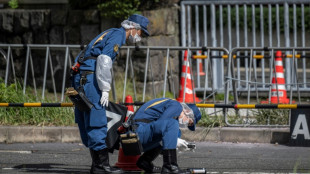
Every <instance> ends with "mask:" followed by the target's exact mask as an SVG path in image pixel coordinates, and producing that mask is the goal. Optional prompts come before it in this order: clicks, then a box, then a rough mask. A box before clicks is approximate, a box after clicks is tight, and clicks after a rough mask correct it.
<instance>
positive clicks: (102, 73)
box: [93, 31, 123, 92]
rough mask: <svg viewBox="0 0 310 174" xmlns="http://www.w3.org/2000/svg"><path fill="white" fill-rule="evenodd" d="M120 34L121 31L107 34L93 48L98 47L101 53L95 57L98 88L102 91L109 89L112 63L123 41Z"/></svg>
mask: <svg viewBox="0 0 310 174" xmlns="http://www.w3.org/2000/svg"><path fill="white" fill-rule="evenodd" d="M120 36H121V32H119V31H115V32H113V33H111V35H109V38H108V39H107V40H106V42H99V43H97V44H96V45H95V46H94V48H93V50H96V49H99V50H100V53H101V54H100V55H99V56H98V58H97V64H96V78H97V83H98V87H99V89H100V90H101V91H104V92H108V91H110V89H111V81H112V76H111V68H112V63H113V60H114V59H115V57H116V55H117V54H118V49H119V48H118V47H119V46H120V45H121V43H122V41H123V38H122V37H120ZM97 51H98V50H97Z"/></svg>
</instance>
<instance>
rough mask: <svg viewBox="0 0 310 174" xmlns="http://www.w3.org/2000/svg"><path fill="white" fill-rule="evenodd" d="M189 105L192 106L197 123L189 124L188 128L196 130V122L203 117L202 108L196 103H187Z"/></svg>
mask: <svg viewBox="0 0 310 174" xmlns="http://www.w3.org/2000/svg"><path fill="white" fill-rule="evenodd" d="M187 105H188V107H190V108H191V109H192V110H193V112H194V116H195V123H194V125H193V126H188V128H189V129H190V130H192V131H194V130H195V128H196V124H197V123H198V121H199V120H200V119H201V112H200V110H199V109H198V107H197V106H196V105H195V104H187Z"/></svg>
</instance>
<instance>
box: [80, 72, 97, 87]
mask: <svg viewBox="0 0 310 174" xmlns="http://www.w3.org/2000/svg"><path fill="white" fill-rule="evenodd" d="M80 74H81V78H80V85H81V86H82V85H85V83H86V81H87V78H86V76H87V75H89V74H94V71H81V72H80Z"/></svg>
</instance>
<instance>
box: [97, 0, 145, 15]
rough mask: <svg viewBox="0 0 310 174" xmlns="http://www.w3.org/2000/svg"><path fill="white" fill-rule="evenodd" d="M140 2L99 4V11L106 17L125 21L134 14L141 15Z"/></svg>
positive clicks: (116, 0)
mask: <svg viewBox="0 0 310 174" xmlns="http://www.w3.org/2000/svg"><path fill="white" fill-rule="evenodd" d="M139 5H140V1H139V0H110V1H104V2H103V3H100V4H98V6H97V7H98V9H99V10H100V11H101V14H102V15H103V16H104V17H113V18H119V19H124V18H128V17H129V16H130V15H132V14H134V13H139V11H138V9H139Z"/></svg>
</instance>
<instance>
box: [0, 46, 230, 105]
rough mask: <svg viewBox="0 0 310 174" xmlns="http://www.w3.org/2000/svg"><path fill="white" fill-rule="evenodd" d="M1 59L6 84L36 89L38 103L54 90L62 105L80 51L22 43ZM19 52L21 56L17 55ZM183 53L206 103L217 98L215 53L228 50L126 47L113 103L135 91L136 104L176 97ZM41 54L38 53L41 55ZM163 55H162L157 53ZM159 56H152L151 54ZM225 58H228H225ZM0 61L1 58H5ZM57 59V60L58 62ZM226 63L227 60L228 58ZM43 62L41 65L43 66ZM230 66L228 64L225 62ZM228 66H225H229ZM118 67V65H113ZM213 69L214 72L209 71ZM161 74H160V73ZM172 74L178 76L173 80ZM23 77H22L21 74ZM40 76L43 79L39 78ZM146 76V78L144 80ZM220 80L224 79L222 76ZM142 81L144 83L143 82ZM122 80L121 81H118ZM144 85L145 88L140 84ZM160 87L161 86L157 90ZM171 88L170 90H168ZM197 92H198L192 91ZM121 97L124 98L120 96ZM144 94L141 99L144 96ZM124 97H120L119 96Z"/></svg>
mask: <svg viewBox="0 0 310 174" xmlns="http://www.w3.org/2000/svg"><path fill="white" fill-rule="evenodd" d="M0 50H1V51H0V53H1V54H0V58H1V57H2V58H3V59H4V60H5V63H6V64H5V72H4V73H2V75H1V72H0V77H1V76H2V77H3V78H4V82H5V85H8V84H10V83H16V82H19V83H21V84H23V85H22V87H23V94H26V92H27V91H26V88H27V87H28V86H32V87H33V89H34V93H35V95H36V96H38V95H40V94H39V93H40V92H41V98H37V99H38V100H44V99H45V98H46V92H47V87H48V89H49V90H50V91H52V93H53V95H54V97H55V101H61V102H63V101H64V100H65V97H64V92H65V89H66V88H67V87H69V86H70V84H71V82H70V80H69V77H70V72H69V69H70V67H71V66H72V65H73V62H74V58H75V57H76V55H77V54H78V53H79V52H80V45H37V44H29V45H21V44H0ZM202 50H203V53H201V54H203V55H201V56H200V57H199V56H197V55H194V53H195V52H198V51H202ZM17 51H19V52H20V53H19V54H18V56H14V55H17V53H16V52H17ZM184 51H188V52H189V54H188V59H187V60H189V61H188V62H189V64H190V67H191V77H193V78H192V80H193V84H195V85H200V84H202V85H201V86H204V87H202V88H201V89H202V91H203V96H204V97H203V100H204V101H206V100H207V99H208V97H210V96H212V95H213V97H214V94H215V93H216V92H217V91H218V89H216V88H213V85H212V83H213V81H214V79H213V77H212V76H210V75H212V72H211V71H213V69H214V67H213V65H212V61H211V60H212V59H213V58H219V57H213V56H212V54H213V52H220V53H221V54H223V55H226V57H228V50H227V49H225V48H202V47H178V46H151V47H149V46H140V47H134V46H123V47H122V48H121V50H120V54H121V53H124V54H121V55H122V56H119V57H118V58H117V61H119V60H120V61H123V62H124V64H125V67H124V68H125V69H124V70H123V71H122V73H123V75H124V76H125V77H124V84H123V85H124V87H123V91H122V93H121V92H116V87H115V78H113V81H112V97H113V98H110V99H111V100H112V99H113V100H114V101H117V98H118V99H120V98H122V102H125V97H126V94H128V92H130V90H133V97H134V100H135V101H141V102H145V101H146V100H149V99H152V98H158V97H166V96H167V92H170V93H171V94H170V95H169V97H171V98H177V96H176V95H177V93H178V91H177V90H179V84H178V79H179V70H176V69H179V68H180V67H181V66H180V65H181V63H182V64H183V63H184V62H183V61H184V60H182V61H179V60H180V59H183V58H184V56H182V58H181V55H184ZM38 52H39V53H38ZM136 52H140V53H139V54H140V57H141V55H142V57H143V56H144V58H142V59H139V60H136V58H135V55H136ZM158 53H161V54H158ZM152 54H153V55H154V54H156V55H158V56H155V57H154V56H153V57H152V56H151V55H152ZM224 57H225V56H224ZM2 58H1V59H2ZM56 59H57V61H56ZM200 59H204V61H205V72H206V74H205V76H204V78H201V80H199V79H195V78H194V76H193V73H195V71H193V68H192V65H193V63H192V61H194V62H195V61H197V60H200ZM226 60H227V59H226ZM135 61H140V63H141V65H140V66H139V69H140V70H141V69H143V70H144V71H143V70H141V72H142V74H141V73H139V76H140V77H139V78H140V86H139V85H137V84H136V83H137V80H136V78H137V77H136V76H135V73H136V70H135V69H134V68H135V66H136V64H135V63H137V62H135ZM151 61H157V62H160V64H158V66H157V67H156V68H160V69H161V71H160V73H161V74H159V75H158V74H155V73H154V72H155V71H154V70H155V69H154V67H153V66H155V64H154V63H151ZM40 63H41V64H40ZM17 64H18V65H19V66H22V68H19V69H20V70H19V71H22V72H17V74H18V75H16V68H15V67H16V66H17ZM226 64H227V63H226ZM226 64H225V65H226ZM114 66H115V65H114ZM221 69H227V68H225V67H221ZM210 70H211V71H210ZM56 71H59V73H61V77H60V75H59V73H58V76H57V77H55V73H56ZM157 72H158V71H157ZM173 73H176V74H174V75H175V77H173ZM21 74H22V75H21ZM112 75H113V76H114V72H113V69H112ZM160 75H162V76H163V78H162V79H161V80H162V81H161V82H160V83H159V82H156V81H155V80H154V78H155V77H156V76H160ZM39 76H40V77H39ZM141 76H143V78H142V77H141ZM221 78H224V76H222V77H221ZM141 79H143V82H141V81H142V80H141ZM210 79H211V80H210ZM118 80H119V79H118ZM129 81H132V82H131V84H132V86H133V87H132V88H130V89H129V88H128V82H129ZM141 84H142V85H141ZM158 86H159V87H158ZM168 87H169V88H168ZM208 90H209V91H212V93H211V94H210V95H209V96H207V97H206V92H207V91H208ZM193 91H194V93H195V92H196V91H195V90H193ZM137 93H139V94H140V96H139V97H140V98H138V96H137ZM121 95H122V96H121ZM141 95H142V96H141ZM120 96H121V97H120ZM147 97H148V98H147ZM213 102H214V100H213Z"/></svg>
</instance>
